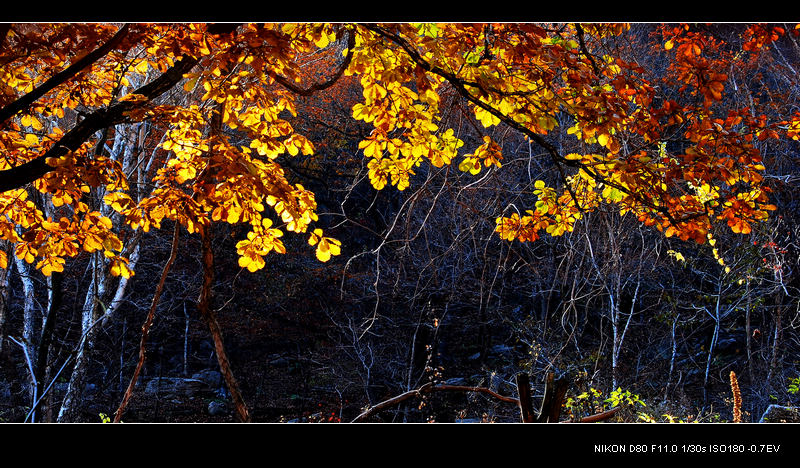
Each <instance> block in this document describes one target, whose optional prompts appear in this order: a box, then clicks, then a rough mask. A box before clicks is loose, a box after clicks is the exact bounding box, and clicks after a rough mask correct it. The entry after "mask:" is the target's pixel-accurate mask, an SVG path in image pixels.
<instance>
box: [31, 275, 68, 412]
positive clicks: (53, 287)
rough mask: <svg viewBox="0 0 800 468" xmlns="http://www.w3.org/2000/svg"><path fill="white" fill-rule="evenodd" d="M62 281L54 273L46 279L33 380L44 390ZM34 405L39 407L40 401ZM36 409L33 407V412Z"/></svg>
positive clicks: (60, 276) (60, 277)
mask: <svg viewBox="0 0 800 468" xmlns="http://www.w3.org/2000/svg"><path fill="white" fill-rule="evenodd" d="M62 281H63V273H60V272H57V271H54V272H53V273H52V274H51V275H50V278H48V281H47V282H48V286H49V289H50V290H49V292H48V295H47V296H48V300H47V314H46V315H45V318H44V323H43V324H42V334H41V339H40V340H39V347H38V349H37V350H36V368H35V374H34V379H35V380H36V383H37V385H38V386H39V387H40V388H44V383H45V377H46V374H47V364H48V357H49V356H50V344H51V343H52V342H53V331H54V330H55V324H56V317H57V316H58V310H59V309H60V308H61V302H62V298H63V294H62V293H63V291H62V289H61V284H62ZM34 405H41V400H40V401H39V402H38V403H34ZM35 409H36V407H35V406H34V410H35Z"/></svg>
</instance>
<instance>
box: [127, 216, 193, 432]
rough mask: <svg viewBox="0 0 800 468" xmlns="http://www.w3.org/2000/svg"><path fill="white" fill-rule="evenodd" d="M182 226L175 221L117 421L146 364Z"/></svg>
mask: <svg viewBox="0 0 800 468" xmlns="http://www.w3.org/2000/svg"><path fill="white" fill-rule="evenodd" d="M180 228H181V225H180V223H178V222H177V221H175V231H174V232H173V234H172V247H171V248H170V254H169V259H167V263H166V264H165V265H164V268H163V270H161V278H160V279H159V281H158V286H156V291H155V293H154V294H153V302H152V303H151V304H150V311H149V312H148V313H147V319H145V322H144V325H142V339H141V341H140V343H139V361H138V362H137V363H136V369H134V371H133V375H132V376H131V380H130V383H128V388H127V390H125V394H124V395H123V396H122V401H121V402H120V404H119V408H117V411H116V412H115V413H114V422H115V423H117V422H119V421H120V419H121V418H122V414H123V413H124V412H125V408H126V407H127V406H128V401H130V399H131V395H132V394H133V388H134V387H135V386H136V380H137V379H138V378H139V373H141V371H142V367H143V366H144V359H145V353H146V345H147V338H148V335H149V333H150V327H151V326H152V325H153V318H154V316H155V313H156V308H157V307H158V303H159V301H160V299H161V293H162V292H163V291H164V284H165V283H166V281H167V274H168V273H169V270H170V268H172V264H173V263H174V262H175V257H177V255H178V233H179V232H180Z"/></svg>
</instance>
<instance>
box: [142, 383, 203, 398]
mask: <svg viewBox="0 0 800 468" xmlns="http://www.w3.org/2000/svg"><path fill="white" fill-rule="evenodd" d="M144 392H145V394H148V395H154V396H155V395H157V396H159V397H162V398H168V399H178V400H180V399H184V398H188V399H194V398H197V397H207V396H213V395H214V390H213V389H212V388H211V387H209V385H208V384H207V383H206V382H204V381H202V380H200V379H187V378H184V377H156V378H154V379H151V380H150V381H148V382H147V385H146V386H145V390H144Z"/></svg>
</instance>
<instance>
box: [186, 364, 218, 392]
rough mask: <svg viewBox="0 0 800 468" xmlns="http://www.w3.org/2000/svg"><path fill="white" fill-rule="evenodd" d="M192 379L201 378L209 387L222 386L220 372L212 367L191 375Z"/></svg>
mask: <svg viewBox="0 0 800 468" xmlns="http://www.w3.org/2000/svg"><path fill="white" fill-rule="evenodd" d="M192 378H193V379H197V380H202V381H203V382H205V383H206V384H207V385H208V386H209V387H211V388H219V387H221V386H222V374H221V373H220V372H219V371H215V370H214V369H203V370H201V371H199V372H196V373H195V374H193V375H192Z"/></svg>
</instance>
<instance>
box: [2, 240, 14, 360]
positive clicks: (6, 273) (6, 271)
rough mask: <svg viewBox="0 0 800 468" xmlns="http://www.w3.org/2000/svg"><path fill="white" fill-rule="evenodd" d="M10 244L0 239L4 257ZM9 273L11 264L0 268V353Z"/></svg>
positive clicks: (4, 325) (3, 334) (9, 249)
mask: <svg viewBox="0 0 800 468" xmlns="http://www.w3.org/2000/svg"><path fill="white" fill-rule="evenodd" d="M10 245H11V244H10V243H9V242H7V241H4V240H3V241H0V250H2V251H4V252H6V257H8V255H9V252H10V251H11V248H10ZM10 255H13V253H12V254H10ZM10 273H11V265H8V266H7V267H6V268H2V269H0V355H2V354H3V343H4V342H5V340H6V335H5V328H6V311H7V309H8V307H7V306H8V292H9V288H8V281H9V279H10V278H11V275H10Z"/></svg>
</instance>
